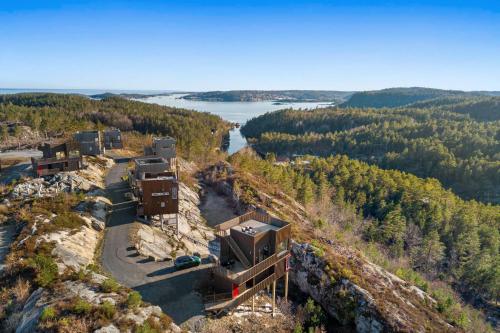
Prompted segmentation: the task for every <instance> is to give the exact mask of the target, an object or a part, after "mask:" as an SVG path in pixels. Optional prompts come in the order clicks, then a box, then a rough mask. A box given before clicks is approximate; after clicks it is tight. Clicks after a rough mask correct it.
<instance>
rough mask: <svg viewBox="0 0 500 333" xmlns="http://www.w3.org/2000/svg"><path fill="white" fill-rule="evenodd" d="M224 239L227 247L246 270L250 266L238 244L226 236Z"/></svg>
mask: <svg viewBox="0 0 500 333" xmlns="http://www.w3.org/2000/svg"><path fill="white" fill-rule="evenodd" d="M225 239H226V240H227V243H228V244H229V247H231V250H233V253H234V254H235V255H236V257H237V258H238V260H239V261H240V262H241V263H242V264H243V266H245V267H246V268H249V267H250V266H252V264H251V263H250V261H249V260H248V258H247V256H246V255H245V254H244V253H243V251H242V250H241V249H240V247H239V246H238V244H236V242H235V241H234V239H233V238H231V236H227V237H226V238H225Z"/></svg>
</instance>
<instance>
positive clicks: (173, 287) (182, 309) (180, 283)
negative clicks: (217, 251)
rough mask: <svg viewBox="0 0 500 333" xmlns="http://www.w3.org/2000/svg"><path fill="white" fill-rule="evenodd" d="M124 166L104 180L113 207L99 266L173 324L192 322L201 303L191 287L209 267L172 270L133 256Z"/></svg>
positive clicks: (131, 215) (200, 310)
mask: <svg viewBox="0 0 500 333" xmlns="http://www.w3.org/2000/svg"><path fill="white" fill-rule="evenodd" d="M126 167H127V163H117V164H116V165H115V166H114V167H113V168H112V169H111V170H110V171H109V173H108V175H107V177H106V188H107V196H108V198H109V199H110V200H111V201H112V202H113V208H112V212H111V215H110V218H109V220H108V224H107V226H106V235H105V239H104V246H103V252H102V258H101V260H102V265H103V267H104V269H105V270H106V271H108V273H110V274H111V275H112V276H113V277H114V278H115V279H117V280H118V281H119V282H120V283H122V284H124V285H126V286H128V287H130V288H133V289H135V290H137V291H139V292H140V293H141V295H142V297H143V299H144V300H145V301H148V302H150V303H152V304H156V305H159V306H160V307H161V308H162V309H163V311H164V312H165V313H167V314H168V315H170V316H171V317H172V318H173V319H174V321H175V322H176V323H177V324H179V325H180V324H183V323H186V322H188V321H189V323H192V322H194V321H196V320H197V319H198V318H200V317H201V316H202V315H203V304H202V300H201V298H200V296H199V295H198V294H197V293H196V292H195V291H194V288H195V287H196V284H197V282H198V281H201V280H202V279H203V277H205V276H207V275H208V267H209V265H203V266H199V267H195V268H192V269H188V270H182V271H175V269H174V268H173V267H172V263H170V262H154V261H149V260H148V259H147V258H145V257H142V256H140V255H138V254H137V252H136V251H135V249H134V248H133V247H132V244H131V243H130V241H129V238H128V235H129V230H130V227H131V225H132V222H134V220H135V219H134V217H135V205H134V204H133V203H132V202H127V201H126V199H125V198H124V193H126V192H128V191H129V188H128V184H127V183H126V182H124V181H122V180H121V176H123V175H124V174H125V171H126ZM189 323H188V324H189Z"/></svg>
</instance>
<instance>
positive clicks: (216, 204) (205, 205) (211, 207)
mask: <svg viewBox="0 0 500 333" xmlns="http://www.w3.org/2000/svg"><path fill="white" fill-rule="evenodd" d="M203 189H204V191H205V194H204V196H203V201H202V203H201V205H200V211H201V214H202V215H203V217H204V218H205V219H206V220H207V224H208V225H209V226H211V227H215V226H216V225H217V224H220V223H222V222H225V221H227V220H230V219H232V218H233V217H236V214H234V211H233V209H232V208H231V207H229V204H228V202H227V198H225V197H223V196H221V195H218V194H217V192H215V190H214V189H213V188H211V187H210V186H206V187H204V188H203Z"/></svg>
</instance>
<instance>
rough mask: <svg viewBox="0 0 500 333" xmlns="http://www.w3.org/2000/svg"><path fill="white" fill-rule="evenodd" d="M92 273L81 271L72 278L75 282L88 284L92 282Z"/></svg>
mask: <svg viewBox="0 0 500 333" xmlns="http://www.w3.org/2000/svg"><path fill="white" fill-rule="evenodd" d="M90 277H91V276H90V272H89V271H86V270H84V269H81V268H80V270H79V271H78V272H75V273H74V274H73V276H72V278H73V279H74V280H78V281H83V282H88V281H90Z"/></svg>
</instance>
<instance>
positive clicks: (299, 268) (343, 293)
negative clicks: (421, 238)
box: [290, 243, 458, 333]
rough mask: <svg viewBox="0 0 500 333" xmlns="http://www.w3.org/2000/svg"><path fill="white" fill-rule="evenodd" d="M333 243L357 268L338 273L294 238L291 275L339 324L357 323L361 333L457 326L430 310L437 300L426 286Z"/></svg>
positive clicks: (424, 330)
mask: <svg viewBox="0 0 500 333" xmlns="http://www.w3.org/2000/svg"><path fill="white" fill-rule="evenodd" d="M330 246H333V247H334V251H335V252H336V253H339V254H342V255H343V256H344V257H345V256H346V254H347V256H349V257H350V258H351V261H352V262H353V264H355V265H356V266H357V269H358V273H357V274H354V273H352V272H350V271H349V270H348V269H347V268H345V271H343V272H342V271H341V272H340V273H339V272H335V271H334V269H335V268H334V267H332V266H331V265H330V263H329V262H327V261H326V260H325V259H323V258H321V257H319V256H318V255H317V254H316V251H317V249H316V248H315V247H314V246H311V245H309V244H296V243H295V244H293V247H292V258H291V266H292V270H291V274H290V279H291V281H292V282H294V284H295V285H297V286H298V287H299V288H300V289H301V291H302V292H305V293H307V294H308V295H310V296H311V297H312V298H313V299H314V300H315V301H316V302H318V303H319V304H321V305H322V307H323V308H324V309H325V311H327V312H328V314H329V315H331V316H332V317H334V318H335V319H336V320H337V321H339V322H340V323H341V324H344V325H348V324H354V326H355V328H356V331H357V332H361V333H365V332H366V333H368V332H370V333H371V332H373V333H375V332H427V331H429V329H431V328H432V330H434V331H441V332H453V331H458V330H457V329H456V328H454V327H453V326H451V325H449V324H448V323H446V322H445V321H443V320H442V319H441V318H440V317H439V316H438V315H436V313H434V312H433V311H431V310H430V307H429V305H432V304H433V303H435V301H434V300H433V299H432V297H430V296H429V295H428V294H427V293H425V292H424V291H422V290H420V289H418V288H417V287H415V286H411V285H409V284H408V283H407V282H405V281H404V280H402V279H400V278H398V277H397V276H395V275H394V274H391V273H389V272H387V271H386V270H384V269H383V268H381V267H379V266H377V265H374V264H372V263H370V262H367V261H365V260H363V259H362V258H359V257H358V256H357V255H356V254H355V253H354V252H353V251H350V250H349V249H347V248H345V247H343V246H341V245H338V244H333V243H332V244H331V245H330ZM360 275H361V276H362V278H363V280H364V281H363V282H361V281H359V276H360ZM368 281H369V282H368ZM368 285H369V287H368Z"/></svg>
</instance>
